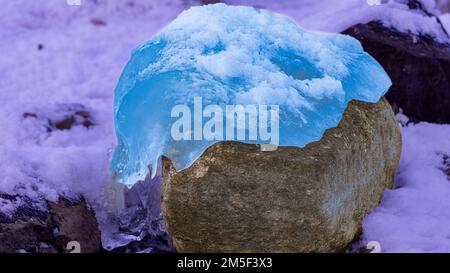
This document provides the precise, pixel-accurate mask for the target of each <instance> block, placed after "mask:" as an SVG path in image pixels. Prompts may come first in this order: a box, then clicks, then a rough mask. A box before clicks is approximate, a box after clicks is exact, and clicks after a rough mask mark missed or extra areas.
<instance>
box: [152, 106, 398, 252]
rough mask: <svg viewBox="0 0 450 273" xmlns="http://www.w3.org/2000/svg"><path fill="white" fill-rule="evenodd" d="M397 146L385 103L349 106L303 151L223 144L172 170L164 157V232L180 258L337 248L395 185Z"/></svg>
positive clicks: (351, 236) (391, 116) (341, 247)
mask: <svg viewBox="0 0 450 273" xmlns="http://www.w3.org/2000/svg"><path fill="white" fill-rule="evenodd" d="M281 137H282V136H281ZM400 150H401V135H400V129H399V126H398V124H397V122H396V120H395V117H394V114H393V112H392V110H391V107H390V106H389V104H388V103H387V102H386V100H384V99H383V100H381V101H380V102H379V103H377V104H368V103H363V102H351V103H350V104H349V107H348V108H347V109H346V111H345V114H344V117H343V119H342V121H341V122H340V124H339V126H338V127H336V128H331V129H329V130H327V132H326V133H325V135H324V137H323V139H322V140H321V141H319V142H314V143H311V144H309V145H307V146H306V147H304V148H296V147H283V148H281V147H280V148H279V149H278V150H276V151H274V152H261V151H260V149H259V148H258V146H257V145H248V144H243V143H239V142H220V143H217V144H216V145H214V146H212V147H210V148H209V149H208V150H206V151H205V153H204V154H203V155H202V156H201V158H199V159H198V160H197V161H196V162H195V163H194V164H193V165H192V166H191V167H189V168H188V169H185V170H183V171H180V172H178V173H177V172H176V171H175V169H174V167H173V166H172V164H171V162H170V160H169V159H167V158H163V186H162V199H161V200H162V201H161V202H162V210H163V215H164V219H165V222H166V227H167V230H168V232H169V234H170V235H171V236H172V238H173V242H174V246H175V248H176V250H177V251H179V252H329V251H342V250H344V249H345V247H346V246H347V245H348V244H349V243H350V242H351V241H352V240H353V239H354V237H355V236H356V235H357V234H358V232H359V230H360V227H361V221H362V219H363V217H364V216H365V215H366V214H367V213H368V212H370V211H371V210H372V209H373V208H374V207H376V206H377V205H378V203H379V201H380V199H381V196H382V193H383V190H384V189H385V188H386V187H391V186H392V184H393V179H394V175H395V171H396V168H397V164H398V161H399V157H400Z"/></svg>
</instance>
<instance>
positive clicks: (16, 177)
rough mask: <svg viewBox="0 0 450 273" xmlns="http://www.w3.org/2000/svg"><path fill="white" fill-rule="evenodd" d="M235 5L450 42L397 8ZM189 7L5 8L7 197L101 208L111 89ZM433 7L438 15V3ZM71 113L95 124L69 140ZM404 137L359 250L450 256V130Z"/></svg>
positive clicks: (0, 48)
mask: <svg viewBox="0 0 450 273" xmlns="http://www.w3.org/2000/svg"><path fill="white" fill-rule="evenodd" d="M229 2H232V3H242V4H252V5H256V6H260V7H266V8H268V9H272V10H275V11H279V12H283V13H286V14H289V15H291V16H293V17H294V18H295V19H296V20H297V21H298V22H299V23H300V24H301V25H302V26H304V27H307V28H310V29H315V30H325V31H333V32H338V31H341V30H343V29H345V28H347V27H349V26H351V25H353V24H354V23H357V22H367V21H369V20H371V19H383V20H384V22H385V23H386V24H387V25H391V26H395V27H396V28H398V29H400V30H404V31H410V32H412V33H421V32H425V33H429V34H432V35H433V36H434V37H435V38H436V39H438V40H445V39H447V38H446V36H445V35H444V34H443V32H442V29H440V28H439V27H438V26H437V25H436V22H435V21H434V20H433V19H429V18H426V17H425V16H423V14H420V13H419V12H418V13H416V14H414V15H412V17H413V18H411V14H410V13H408V12H407V11H406V10H405V9H404V5H402V4H398V3H390V4H389V5H382V6H370V5H368V4H367V2H366V1H364V0H346V1H338V0H323V1H316V0H298V1H287V0H280V1H262V0H260V1H257V0H230V1H229ZM400 2H401V1H400ZM193 4H197V3H196V1H194V0H192V1H190V0H127V1H115V0H81V6H69V5H67V3H66V1H65V0H42V1H36V0H14V1H3V2H2V8H1V9H0V52H2V56H1V58H0V71H1V72H0V103H1V106H0V125H1V128H0V174H1V176H0V192H7V193H11V194H17V193H19V194H26V195H29V196H31V197H41V198H43V197H45V198H49V199H55V198H57V196H58V195H60V194H64V195H69V196H71V195H75V194H79V193H81V194H83V195H85V196H87V197H88V199H89V200H90V202H91V203H95V201H96V200H98V196H99V195H100V192H101V189H102V186H103V185H104V183H106V182H107V181H108V180H109V179H110V178H109V171H108V170H109V160H110V157H111V153H112V149H113V147H114V145H115V136H114V129H113V124H112V120H113V118H112V105H113V94H114V87H115V85H116V83H117V80H118V77H119V75H120V73H121V71H122V68H123V67H124V65H125V63H126V62H127V60H128V58H129V54H130V51H131V50H132V49H133V48H134V47H135V46H136V45H138V44H140V43H141V42H143V41H145V40H147V39H148V38H150V37H151V36H152V35H153V34H154V33H156V32H157V31H158V30H159V29H161V28H162V27H163V26H164V25H166V24H167V23H168V22H170V21H171V20H172V19H174V18H175V17H176V15H177V14H178V13H179V12H181V11H182V10H183V9H186V8H188V7H189V6H190V5H193ZM425 4H426V7H427V9H429V10H433V11H435V8H434V6H433V1H432V0H427V1H425ZM435 12H437V11H435ZM407 14H409V15H407ZM405 16H409V17H408V20H405ZM447 17H448V15H443V16H442V18H447ZM447 19H448V18H447ZM449 21H450V20H446V22H449ZM446 22H444V23H446ZM449 25H450V24H449ZM74 111H75V112H76V111H84V112H88V113H89V114H90V117H89V118H90V120H91V121H92V123H93V124H94V125H93V126H89V127H88V128H87V127H86V126H83V125H82V123H80V122H78V123H75V125H74V126H72V128H71V129H69V130H60V129H58V128H55V126H54V124H55V123H57V122H58V121H61V120H62V119H64V118H66V117H67V115H70V114H71V113H74ZM77 118H80V117H77ZM402 131H403V141H404V144H403V145H404V146H403V154H402V159H401V164H400V168H399V172H398V178H397V181H396V185H397V188H396V189H393V190H388V191H386V193H385V196H384V199H383V201H382V204H381V205H380V207H379V208H377V209H376V210H375V211H374V212H373V213H372V214H371V215H369V216H368V217H367V218H366V220H365V222H364V233H363V241H364V242H367V241H371V240H377V241H379V242H380V243H381V247H382V250H383V251H388V252H400V251H409V252H450V229H448V227H449V226H450V198H449V196H450V181H449V179H448V177H447V176H446V175H445V174H444V172H445V171H447V170H448V169H450V159H448V156H450V138H449V136H450V125H433V124H427V123H420V124H417V125H412V124H410V125H408V126H405V127H403V128H402ZM14 206H15V204H0V209H2V210H9V211H11V210H13V209H14Z"/></svg>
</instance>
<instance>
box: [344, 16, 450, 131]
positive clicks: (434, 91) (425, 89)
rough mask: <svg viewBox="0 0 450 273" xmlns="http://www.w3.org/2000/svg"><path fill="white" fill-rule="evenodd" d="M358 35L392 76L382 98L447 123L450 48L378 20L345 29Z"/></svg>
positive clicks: (449, 120) (414, 116)
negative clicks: (402, 31)
mask: <svg viewBox="0 0 450 273" xmlns="http://www.w3.org/2000/svg"><path fill="white" fill-rule="evenodd" d="M344 33H345V34H349V35H351V36H353V37H355V38H356V39H358V40H359V41H360V42H361V44H362V45H363V47H364V50H365V51H367V52H368V53H369V54H371V55H372V56H373V57H374V58H375V59H377V61H379V62H380V64H381V65H382V66H383V68H384V69H385V70H386V72H387V73H388V74H389V76H390V78H391V79H392V82H393V85H392V87H391V88H390V90H389V92H388V93H387V95H386V98H387V99H388V100H389V102H390V103H391V104H392V105H393V107H394V109H398V108H402V109H403V113H404V114H405V115H407V116H408V117H410V118H412V119H413V120H421V121H429V122H434V123H450V111H449V109H450V48H449V46H448V45H446V44H439V43H437V42H436V41H434V40H433V39H432V38H431V37H426V36H421V37H417V36H412V35H410V34H407V33H400V32H398V31H395V30H393V29H389V28H386V27H384V26H383V25H382V24H381V23H378V22H370V23H368V24H358V25H356V26H353V27H351V28H349V29H347V30H346V31H344Z"/></svg>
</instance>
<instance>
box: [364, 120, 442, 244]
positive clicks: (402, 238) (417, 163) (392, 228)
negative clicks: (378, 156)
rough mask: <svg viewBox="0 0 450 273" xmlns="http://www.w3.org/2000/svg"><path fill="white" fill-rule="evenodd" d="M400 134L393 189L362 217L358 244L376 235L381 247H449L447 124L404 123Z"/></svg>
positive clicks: (371, 239)
mask: <svg viewBox="0 0 450 273" xmlns="http://www.w3.org/2000/svg"><path fill="white" fill-rule="evenodd" d="M402 136H403V150H402V156H401V160H400V167H399V169H398V173H397V178H396V182H395V184H396V186H395V189H392V190H386V191H385V193H384V197H383V200H382V202H381V205H380V206H379V207H378V208H376V209H375V210H374V211H373V212H372V213H371V214H370V215H369V216H368V217H366V219H365V221H364V226H363V229H364V232H363V240H362V241H363V244H365V243H367V242H369V241H378V242H380V244H381V249H382V251H383V252H450V230H449V226H450V202H449V196H450V172H449V170H450V161H448V159H447V162H445V158H446V156H447V158H448V156H449V155H450V137H449V136H450V125H437V124H430V123H425V122H423V123H418V124H409V125H407V126H405V127H402ZM445 172H449V174H446V173H445Z"/></svg>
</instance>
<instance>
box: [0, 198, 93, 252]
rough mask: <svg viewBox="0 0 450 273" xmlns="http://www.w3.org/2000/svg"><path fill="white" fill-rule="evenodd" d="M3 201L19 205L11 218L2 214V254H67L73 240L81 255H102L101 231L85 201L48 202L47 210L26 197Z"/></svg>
mask: <svg viewBox="0 0 450 273" xmlns="http://www.w3.org/2000/svg"><path fill="white" fill-rule="evenodd" d="M0 201H1V202H5V203H6V202H13V203H16V204H20V205H19V207H18V208H17V209H15V212H14V213H13V214H12V215H6V214H3V215H0V253H5V252H6V253H15V252H33V253H34V252H44V253H57V252H66V251H67V250H66V247H67V244H68V243H69V242H71V241H77V242H79V243H80V246H81V252H85V253H91V252H100V251H101V249H102V246H101V239H100V231H99V229H98V224H97V220H96V218H95V215H94V213H93V211H92V210H91V209H90V208H89V207H88V206H87V204H86V201H85V200H84V199H80V200H68V199H64V198H61V199H60V200H59V201H58V202H56V203H55V202H47V203H46V208H45V210H42V208H39V207H37V206H35V204H34V203H33V201H32V200H31V199H29V198H27V197H20V196H11V195H6V194H1V195H0Z"/></svg>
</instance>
